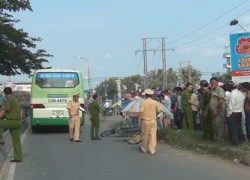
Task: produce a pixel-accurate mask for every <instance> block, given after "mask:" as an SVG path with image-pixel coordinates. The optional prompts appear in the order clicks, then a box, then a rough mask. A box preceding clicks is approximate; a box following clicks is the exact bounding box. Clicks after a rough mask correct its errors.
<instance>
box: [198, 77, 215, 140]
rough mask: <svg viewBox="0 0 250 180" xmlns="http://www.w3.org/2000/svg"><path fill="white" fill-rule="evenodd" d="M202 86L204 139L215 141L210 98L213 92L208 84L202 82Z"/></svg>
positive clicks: (204, 81)
mask: <svg viewBox="0 0 250 180" xmlns="http://www.w3.org/2000/svg"><path fill="white" fill-rule="evenodd" d="M200 86H201V88H202V90H203V94H202V97H201V103H200V104H201V110H202V129H203V138H204V139H205V140H213V134H214V132H213V125H212V113H211V109H210V105H209V103H210V96H211V92H210V89H209V88H208V82H207V81H206V80H202V81H201V82H200Z"/></svg>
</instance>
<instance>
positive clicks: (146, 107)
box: [138, 89, 162, 155]
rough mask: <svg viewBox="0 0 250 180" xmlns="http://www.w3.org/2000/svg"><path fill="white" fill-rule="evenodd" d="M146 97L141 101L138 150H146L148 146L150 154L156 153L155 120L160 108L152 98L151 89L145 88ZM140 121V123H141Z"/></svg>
mask: <svg viewBox="0 0 250 180" xmlns="http://www.w3.org/2000/svg"><path fill="white" fill-rule="evenodd" d="M145 94H146V99H145V100H144V101H143V102H142V103H141V107H140V114H139V121H138V126H139V127H141V131H142V146H141V147H139V150H140V151H141V152H143V153H146V152H147V149H148V148H149V151H150V154H151V155H154V154H156V145H157V139H156V133H157V122H156V116H157V115H158V114H159V113H160V111H161V110H162V108H161V106H160V104H159V103H158V102H157V101H155V100H153V99H152V96H153V95H154V91H152V90H151V89H146V90H145ZM141 122H142V123H141Z"/></svg>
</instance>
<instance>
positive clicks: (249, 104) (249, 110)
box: [241, 82, 250, 141]
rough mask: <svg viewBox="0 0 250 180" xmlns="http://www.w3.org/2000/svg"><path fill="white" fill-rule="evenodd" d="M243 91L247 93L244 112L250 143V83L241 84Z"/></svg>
mask: <svg viewBox="0 0 250 180" xmlns="http://www.w3.org/2000/svg"><path fill="white" fill-rule="evenodd" d="M241 86H242V91H243V92H244V93H246V97H245V101H244V111H245V115H246V132H247V139H248V140H249V141H250V83H249V82H244V83H242V84H241Z"/></svg>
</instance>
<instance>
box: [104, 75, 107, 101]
mask: <svg viewBox="0 0 250 180" xmlns="http://www.w3.org/2000/svg"><path fill="white" fill-rule="evenodd" d="M104 82H105V83H104V94H105V100H107V80H106V77H105V81H104Z"/></svg>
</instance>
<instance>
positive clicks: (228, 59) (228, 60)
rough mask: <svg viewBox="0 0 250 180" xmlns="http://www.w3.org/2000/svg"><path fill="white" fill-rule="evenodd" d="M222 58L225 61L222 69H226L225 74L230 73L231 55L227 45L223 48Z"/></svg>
mask: <svg viewBox="0 0 250 180" xmlns="http://www.w3.org/2000/svg"><path fill="white" fill-rule="evenodd" d="M223 58H224V59H226V63H225V64H223V68H225V69H227V72H228V73H230V72H231V53H230V51H229V45H228V46H225V52H224V53H223Z"/></svg>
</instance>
